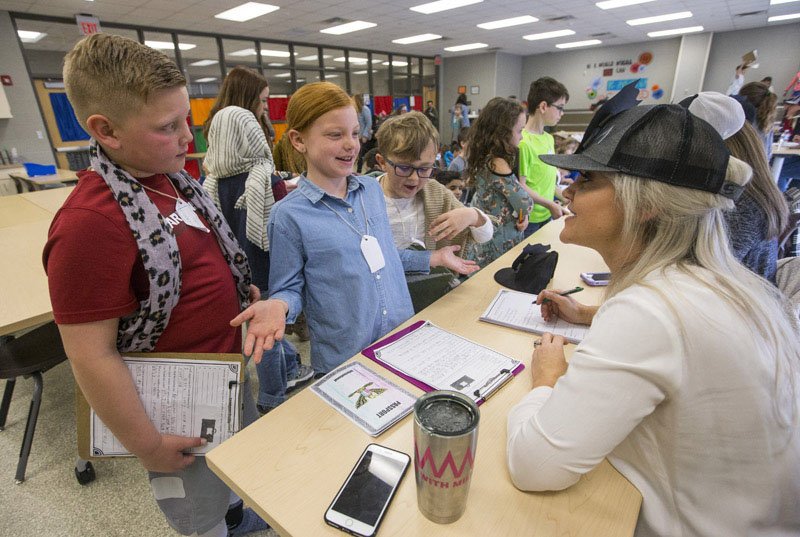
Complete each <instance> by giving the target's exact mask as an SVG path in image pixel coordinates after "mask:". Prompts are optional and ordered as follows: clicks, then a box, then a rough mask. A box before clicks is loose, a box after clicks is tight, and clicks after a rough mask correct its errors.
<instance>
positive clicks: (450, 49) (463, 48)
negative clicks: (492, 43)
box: [444, 43, 489, 52]
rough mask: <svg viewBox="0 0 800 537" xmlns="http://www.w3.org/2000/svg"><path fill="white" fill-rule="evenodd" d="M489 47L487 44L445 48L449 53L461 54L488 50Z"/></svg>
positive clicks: (469, 44)
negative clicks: (480, 49) (462, 52)
mask: <svg viewBox="0 0 800 537" xmlns="http://www.w3.org/2000/svg"><path fill="white" fill-rule="evenodd" d="M488 46H489V45H487V44H486V43H468V44H466V45H456V46H455V47H445V48H444V49H445V50H446V51H448V52H461V51H462V50H474V49H476V48H486V47H488Z"/></svg>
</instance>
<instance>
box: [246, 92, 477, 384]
mask: <svg viewBox="0 0 800 537" xmlns="http://www.w3.org/2000/svg"><path fill="white" fill-rule="evenodd" d="M286 118H287V122H288V128H289V130H288V132H287V135H288V136H289V137H290V139H291V141H292V145H294V147H295V148H296V149H297V150H298V151H299V152H300V153H302V154H303V155H305V158H306V163H307V165H308V171H307V172H306V174H305V176H304V177H303V178H301V179H300V182H299V184H298V187H297V189H295V190H294V191H292V192H291V193H290V194H289V195H288V196H287V197H286V198H284V199H283V200H281V201H280V202H279V203H277V204H276V205H275V207H274V209H273V211H272V214H271V215H270V221H269V227H268V231H269V238H270V244H272V248H273V257H272V267H271V268H272V270H271V271H270V293H271V295H270V298H269V300H266V301H260V302H257V303H255V304H253V305H252V306H250V307H249V308H248V309H247V310H245V311H244V312H243V313H242V314H240V315H238V316H237V317H236V318H235V319H233V321H232V324H233V325H234V326H238V325H240V324H241V323H242V322H245V321H248V320H249V321H250V323H249V328H248V333H247V339H246V341H245V352H246V353H248V354H249V353H250V352H251V351H252V353H253V357H254V358H255V360H256V361H259V360H260V359H261V354H262V352H263V351H264V350H266V349H269V348H271V347H272V345H273V344H274V342H275V341H276V340H280V339H281V338H282V337H283V333H284V326H285V324H286V323H287V322H289V323H291V322H293V321H294V319H295V317H296V316H297V314H298V312H299V311H300V310H301V309H303V305H305V308H306V315H307V319H308V327H309V331H310V334H311V365H312V366H313V367H314V371H315V372H317V373H327V372H328V371H330V370H331V369H333V368H335V367H337V366H338V365H340V364H342V363H343V362H344V361H345V360H347V359H348V358H350V357H351V356H353V355H354V354H356V353H357V352H358V351H360V350H361V349H362V348H364V347H366V346H367V345H368V344H369V343H371V342H372V341H375V340H376V339H378V338H380V337H381V336H383V335H384V334H386V333H387V332H389V331H390V330H392V329H394V328H395V327H396V326H397V325H398V324H400V323H402V322H403V321H405V320H406V319H408V318H409V317H411V315H412V314H413V308H412V305H411V299H410V297H409V295H408V288H407V287H406V282H405V276H404V270H405V271H410V272H427V271H428V270H429V269H430V266H431V256H432V253H431V252H423V251H412V250H402V251H398V249H397V248H396V247H395V246H394V242H393V240H392V234H391V229H390V227H389V220H388V217H387V215H386V204H385V202H384V198H383V192H382V191H381V188H380V186H379V185H378V183H377V182H376V181H375V180H374V179H373V178H371V177H362V176H357V175H353V173H352V172H353V164H354V163H355V159H356V157H357V155H358V150H359V143H358V133H359V130H358V118H357V117H356V111H355V108H354V107H353V105H352V102H351V100H350V98H349V97H348V95H347V94H346V93H345V92H344V91H343V90H342V89H341V88H339V87H338V86H336V85H335V84H332V83H330V82H316V83H312V84H306V85H305V86H303V87H302V88H300V89H299V90H298V91H297V92H296V93H295V94H294V95H293V96H292V99H291V101H289V107H288V109H287V112H286ZM450 248H452V247H450ZM443 251H444V252H446V253H447V255H444V256H443V266H445V267H447V268H451V269H454V270H460V269H461V267H463V266H464V261H463V260H462V259H460V258H458V257H457V256H455V255H454V254H453V253H452V250H451V249H447V248H445V249H443Z"/></svg>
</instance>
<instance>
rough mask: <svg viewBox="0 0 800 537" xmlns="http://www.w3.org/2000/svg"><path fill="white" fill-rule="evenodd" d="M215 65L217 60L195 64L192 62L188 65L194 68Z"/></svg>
mask: <svg viewBox="0 0 800 537" xmlns="http://www.w3.org/2000/svg"><path fill="white" fill-rule="evenodd" d="M215 63H217V60H199V61H196V62H192V63H190V64H189V65H192V66H194V67H208V66H209V65H214V64H215Z"/></svg>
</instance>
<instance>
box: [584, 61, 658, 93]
mask: <svg viewBox="0 0 800 537" xmlns="http://www.w3.org/2000/svg"><path fill="white" fill-rule="evenodd" d="M653 60H654V55H653V53H652V52H649V51H644V52H641V53H640V54H639V55H638V56H637V57H636V58H618V59H608V60H603V61H598V62H594V63H589V64H586V75H587V76H589V77H591V81H590V82H589V84H588V85H587V86H586V90H585V92H586V97H587V98H588V99H589V100H590V101H595V102H594V103H593V106H594V105H598V104H602V103H603V102H605V101H606V100H608V99H610V98H611V97H613V96H614V95H615V94H616V93H617V92H618V91H619V90H621V89H622V88H623V87H625V86H626V85H628V84H630V83H631V82H634V81H637V83H636V87H637V88H639V96H638V99H639V100H645V99H655V100H659V99H661V98H662V97H663V96H664V89H663V88H662V87H661V85H660V84H659V83H658V82H656V81H653V80H648V78H646V77H645V76H642V75H643V73H645V72H646V71H647V70H648V68H649V67H650V66H651V65H652V64H653Z"/></svg>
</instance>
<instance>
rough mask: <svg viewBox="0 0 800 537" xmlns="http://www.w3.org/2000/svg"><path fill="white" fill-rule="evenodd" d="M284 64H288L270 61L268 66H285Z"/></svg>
mask: <svg viewBox="0 0 800 537" xmlns="http://www.w3.org/2000/svg"><path fill="white" fill-rule="evenodd" d="M284 65H286V64H285V63H274V62H273V63H268V64H267V67H283V66H284Z"/></svg>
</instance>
